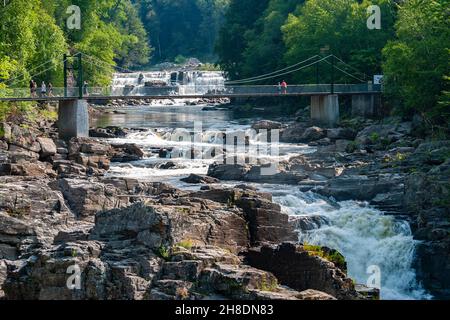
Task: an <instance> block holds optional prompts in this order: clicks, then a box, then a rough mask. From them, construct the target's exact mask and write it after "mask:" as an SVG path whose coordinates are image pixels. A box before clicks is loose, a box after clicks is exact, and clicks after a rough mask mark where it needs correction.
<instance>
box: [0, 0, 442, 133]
mask: <svg viewBox="0 0 450 320" xmlns="http://www.w3.org/2000/svg"><path fill="white" fill-rule="evenodd" d="M374 4H375V5H378V6H379V7H380V8H381V15H382V19H381V22H382V27H381V29H380V30H369V29H368V28H367V25H366V21H367V19H368V17H369V15H370V14H369V13H368V12H367V7H368V6H370V5H374ZM70 5H77V6H79V7H80V9H81V17H82V25H81V30H69V29H67V27H66V20H67V18H68V16H69V15H68V14H67V12H66V10H67V8H68V7H69V6H70ZM449 16H450V0H427V1H424V0H397V1H394V0H371V1H368V0H141V1H138V0H97V1H91V0H12V1H11V3H10V4H9V5H7V6H6V7H1V8H0V88H8V87H20V86H22V87H26V86H27V85H28V81H29V80H30V78H31V77H32V76H34V78H35V80H37V81H41V80H45V81H52V82H53V83H54V84H55V85H56V86H57V85H61V83H62V55H63V54H64V53H75V52H80V51H81V52H84V53H86V54H88V55H90V56H94V57H96V58H98V59H100V60H101V61H104V63H101V64H98V63H97V64H95V63H93V62H92V61H91V62H90V63H89V62H88V63H87V65H86V66H85V69H86V70H85V72H86V78H88V79H89V81H90V82H91V83H92V84H95V85H107V84H109V82H110V79H111V75H112V72H113V70H114V66H119V67H122V68H126V69H132V70H138V69H144V68H148V67H149V66H151V65H154V64H157V63H161V62H166V61H176V62H182V61H184V60H185V58H187V57H196V58H199V59H200V60H201V61H204V62H212V63H216V64H217V65H219V66H220V67H221V68H222V69H223V70H224V71H225V72H226V73H227V75H228V77H229V78H230V79H232V80H236V79H242V78H247V77H253V76H256V75H260V74H264V73H269V72H272V71H274V70H277V69H282V68H285V67H288V66H290V65H292V64H295V63H297V62H299V61H302V60H305V59H307V58H309V57H311V56H313V55H316V54H322V55H328V54H331V53H332V54H335V55H336V56H338V57H340V58H342V59H343V60H344V61H345V62H347V63H349V64H350V65H351V66H352V67H349V66H345V65H344V64H342V65H339V67H340V68H342V69H344V70H346V71H348V72H349V73H352V74H353V75H355V76H356V77H357V78H358V79H361V80H362V81H367V80H371V77H372V76H373V75H374V74H384V75H385V95H386V97H387V98H388V99H389V100H388V101H389V103H390V104H391V105H392V106H393V112H394V113H395V114H399V115H401V116H404V117H413V116H414V115H421V116H422V117H424V118H426V120H427V121H428V122H429V123H430V124H433V125H437V126H440V127H442V128H443V129H448V126H449V119H450V112H449V109H450V102H449V101H450V93H449V92H450V89H449V83H450V72H449V70H450V59H449V57H450V44H449V42H450V25H449V24H450V22H449V21H450V19H449ZM324 49H325V50H324ZM47 61H50V63H47V64H44V63H46V62H47ZM320 68H323V69H322V70H321V72H320V75H321V76H320V77H321V78H320V81H321V82H324V83H326V82H328V81H329V80H330V79H328V78H327V77H328V74H329V73H328V72H326V71H327V70H329V69H327V68H329V66H327V65H326V64H323V65H321V67H320ZM352 68H354V69H352ZM36 74H38V75H37V76H35V75H36ZM285 78H286V79H285V80H287V81H289V82H290V83H314V82H315V81H316V72H315V70H310V71H305V72H299V73H296V74H293V75H289V76H286V77H285ZM281 80H282V79H269V80H267V81H262V82H258V83H256V84H273V83H274V82H277V81H281ZM338 81H340V82H344V83H345V82H353V83H354V82H355V81H356V82H357V81H358V80H356V79H355V78H349V77H348V76H342V77H340V78H339V79H338Z"/></svg>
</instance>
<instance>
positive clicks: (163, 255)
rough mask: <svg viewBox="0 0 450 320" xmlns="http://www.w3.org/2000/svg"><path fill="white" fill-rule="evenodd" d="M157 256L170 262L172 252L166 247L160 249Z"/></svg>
mask: <svg viewBox="0 0 450 320" xmlns="http://www.w3.org/2000/svg"><path fill="white" fill-rule="evenodd" d="M157 255H158V256H160V257H161V258H163V259H164V260H166V261H168V260H170V250H169V248H167V247H166V246H164V245H162V246H160V247H159V248H158V251H157Z"/></svg>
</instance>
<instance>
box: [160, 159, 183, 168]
mask: <svg viewBox="0 0 450 320" xmlns="http://www.w3.org/2000/svg"><path fill="white" fill-rule="evenodd" d="M176 168H180V165H179V164H176V163H175V162H173V161H168V162H166V163H163V164H161V165H159V166H158V169H161V170H169V169H176Z"/></svg>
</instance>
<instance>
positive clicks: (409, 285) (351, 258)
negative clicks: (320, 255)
mask: <svg viewBox="0 0 450 320" xmlns="http://www.w3.org/2000/svg"><path fill="white" fill-rule="evenodd" d="M274 201H275V202H278V203H279V204H280V205H282V208H283V210H284V211H285V212H286V213H288V214H290V215H293V216H302V215H304V216H313V215H320V216H322V217H324V218H325V220H326V221H327V222H328V223H327V224H323V225H322V226H321V227H320V228H319V229H315V230H309V231H305V232H301V231H300V232H299V239H300V242H305V243H310V244H317V245H322V246H327V247H330V248H333V249H336V250H338V251H340V252H341V253H342V254H343V255H344V256H345V258H346V260H347V264H348V273H349V276H350V277H352V278H353V279H355V280H356V282H357V283H361V284H366V283H367V280H368V278H369V276H370V275H369V274H367V273H366V272H367V268H368V267H369V266H373V265H375V266H378V267H379V268H380V270H381V298H382V299H387V300H409V299H429V298H431V297H430V296H429V295H427V294H426V293H425V292H424V290H423V289H422V288H421V286H420V285H419V284H418V283H417V282H416V274H415V271H414V269H413V268H412V263H413V259H414V251H415V247H416V245H417V241H415V240H414V239H413V236H412V233H411V229H410V227H409V224H408V223H407V222H406V221H399V220H396V219H395V218H394V217H393V216H387V215H384V214H383V212H381V211H379V210H377V209H374V208H373V207H371V206H369V205H367V204H366V203H361V202H356V201H345V202H341V203H339V206H340V208H336V207H335V206H332V205H330V203H328V202H327V201H325V200H323V199H322V198H320V197H317V196H315V195H314V194H313V193H302V192H300V191H298V192H296V193H294V194H292V193H290V194H284V195H281V194H278V195H277V196H275V197H274Z"/></svg>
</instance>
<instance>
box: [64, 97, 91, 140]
mask: <svg viewBox="0 0 450 320" xmlns="http://www.w3.org/2000/svg"><path fill="white" fill-rule="evenodd" d="M58 128H59V137H60V138H61V139H65V140H69V139H70V138H79V137H89V113H88V104H87V101H86V100H79V99H76V100H62V101H60V102H59V108H58Z"/></svg>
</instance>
